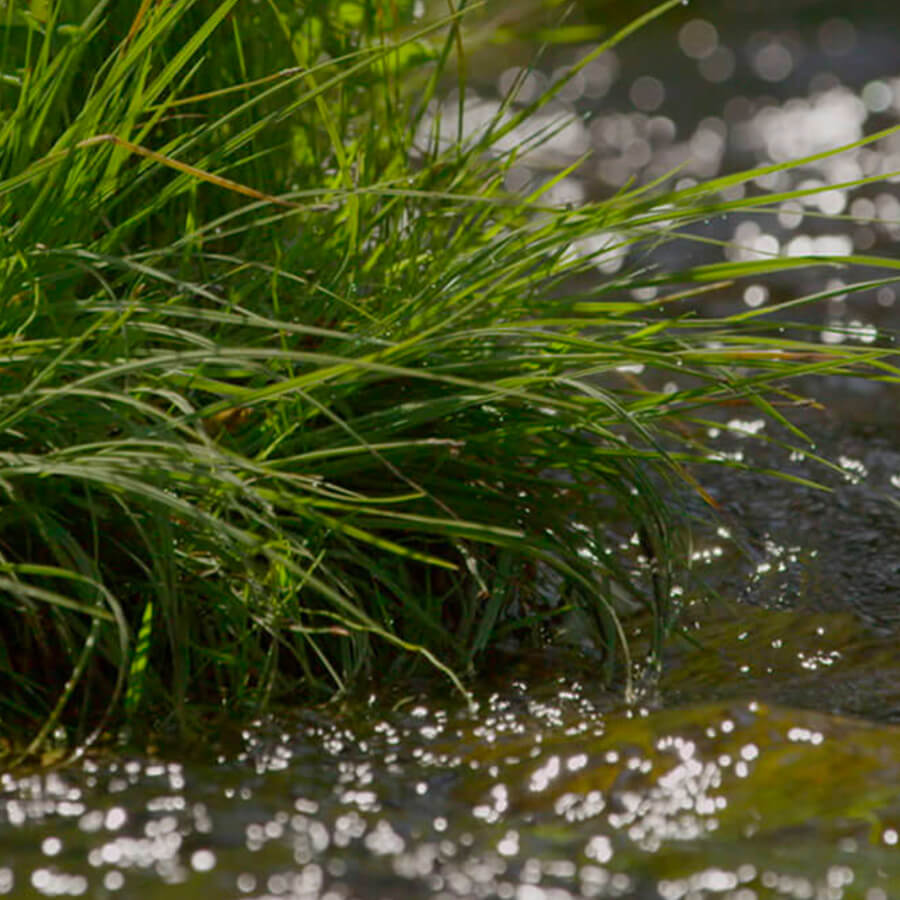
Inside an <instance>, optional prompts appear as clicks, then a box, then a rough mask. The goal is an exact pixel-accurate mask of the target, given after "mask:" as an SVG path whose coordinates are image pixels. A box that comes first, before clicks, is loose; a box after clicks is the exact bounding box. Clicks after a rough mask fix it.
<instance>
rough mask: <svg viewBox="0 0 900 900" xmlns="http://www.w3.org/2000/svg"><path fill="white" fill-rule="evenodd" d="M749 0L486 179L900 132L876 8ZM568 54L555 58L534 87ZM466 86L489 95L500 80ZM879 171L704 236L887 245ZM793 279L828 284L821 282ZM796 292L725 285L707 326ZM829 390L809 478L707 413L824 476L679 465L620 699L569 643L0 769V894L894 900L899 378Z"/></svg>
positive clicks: (898, 105) (734, 160)
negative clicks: (473, 694) (672, 535)
mask: <svg viewBox="0 0 900 900" xmlns="http://www.w3.org/2000/svg"><path fill="white" fill-rule="evenodd" d="M774 6H775V5H773V4H770V3H762V2H752V0H727V2H722V3H711V2H700V0H693V2H691V3H690V4H689V5H688V6H686V8H685V9H684V10H679V11H678V15H676V16H674V17H673V18H672V19H671V20H669V21H667V22H662V23H655V24H654V26H653V27H652V28H651V29H648V31H647V32H646V33H645V34H642V35H639V36H638V37H636V38H633V39H632V40H631V41H630V42H629V43H628V44H627V45H626V46H625V47H624V48H622V49H620V50H617V51H616V54H614V55H613V54H610V55H609V56H608V57H606V58H603V59H602V60H601V61H600V62H598V64H597V66H596V67H595V68H593V69H590V70H588V71H587V72H586V73H585V78H584V79H583V80H582V81H581V82H579V84H580V87H579V85H575V86H574V87H573V92H570V94H569V95H567V96H564V97H563V98H562V101H561V107H560V111H562V112H564V113H565V112H571V111H573V110H574V111H576V112H578V113H582V112H588V111H589V112H591V113H592V117H591V119H590V121H588V122H587V123H585V122H583V121H581V120H579V121H578V122H577V125H576V127H573V129H570V130H567V131H564V132H560V135H559V140H557V141H556V142H555V145H554V148H553V150H554V154H555V155H554V157H553V159H552V160H550V159H548V158H546V157H536V158H532V159H528V160H525V161H524V162H523V164H522V166H520V167H519V168H518V169H516V170H513V171H512V172H511V173H510V179H511V182H512V183H511V185H510V186H511V187H522V186H524V185H525V184H527V183H529V182H530V181H532V180H534V179H540V178H541V177H543V176H544V175H545V174H546V172H547V171H549V170H550V168H551V167H554V168H558V166H559V164H560V161H562V162H565V161H566V159H567V158H570V157H572V156H576V155H579V154H581V153H582V152H584V150H585V149H587V148H588V147H591V148H593V150H594V151H595V156H594V159H593V161H592V162H591V164H590V167H589V168H588V169H586V170H582V171H581V172H580V173H579V177H578V178H577V179H573V180H569V181H567V182H563V183H562V184H561V185H560V186H559V187H558V189H557V200H558V201H560V202H578V200H579V199H581V198H583V197H588V196H593V195H603V194H608V193H610V192H612V191H615V190H616V189H618V187H620V186H621V185H622V184H624V183H625V181H627V180H628V179H629V178H636V179H638V180H649V179H651V178H653V177H655V176H656V175H657V174H659V173H660V172H662V171H668V170H669V169H671V168H673V167H674V166H676V165H678V166H680V174H679V176H678V177H679V178H681V179H687V181H685V182H684V183H690V179H696V178H707V177H710V176H712V175H715V174H717V173H719V172H721V171H724V170H726V169H728V168H734V167H736V166H746V165H755V164H758V163H760V162H763V161H766V160H768V161H773V162H777V161H780V160H781V159H783V158H787V157H788V156H790V155H798V154H804V153H811V152H815V151H816V149H818V148H822V149H824V148H825V147H826V146H834V145H835V144H839V143H841V142H846V141H850V140H855V139H857V138H858V137H861V136H862V135H863V134H865V133H870V132H872V131H874V130H876V129H878V128H882V127H886V126H889V125H892V124H896V123H897V122H898V121H900V78H897V77H896V72H895V66H896V58H897V53H898V50H900V41H898V37H897V34H898V33H900V32H897V31H896V30H895V29H893V28H892V27H891V26H893V25H894V24H900V14H898V13H897V12H896V11H895V5H894V4H875V3H873V4H858V5H856V6H852V7H851V6H850V5H849V4H847V3H837V2H832V3H828V2H805V3H794V4H778V5H777V9H776V8H774ZM626 7H629V8H630V9H633V7H631V5H629V4H619V5H618V7H617V6H616V5H615V4H612V5H607V6H605V7H604V6H602V5H601V6H600V7H598V8H600V9H605V10H607V11H608V10H613V9H618V10H619V11H624V10H625V8H626ZM624 14H625V13H624V12H623V15H624ZM778 16H781V20H780V21H779V20H778V18H777V17H778ZM588 18H589V19H590V15H588ZM514 57H515V51H514V50H510V59H514ZM565 61H566V57H565V53H562V52H560V54H559V55H558V57H552V58H550V63H549V65H550V68H551V70H552V66H553V65H561V64H563V63H564V62H565ZM476 63H477V61H476ZM476 68H477V66H476ZM511 77H512V76H511V75H510V73H509V71H508V69H507V70H504V72H502V73H501V74H500V77H499V85H500V86H501V87H502V85H503V84H507V83H509V79H510V78H511ZM532 77H533V78H535V79H538V80H540V79H542V78H544V77H545V76H543V75H541V74H540V73H539V72H536V73H533V76H532ZM538 86H539V85H538ZM526 88H527V81H526ZM480 94H481V97H480V99H479V100H477V101H476V103H477V102H481V103H486V104H496V102H497V99H498V97H499V95H500V94H499V88H498V87H497V84H496V83H495V82H494V81H485V88H484V89H483V90H482V91H481V92H480ZM513 139H515V138H513ZM896 170H900V139H898V138H896V137H894V138H886V139H885V140H884V141H882V142H879V143H878V144H876V145H873V146H872V147H870V148H868V149H860V150H859V151H856V152H854V153H851V154H844V155H842V156H840V157H836V158H834V159H832V160H830V161H827V162H826V161H823V162H822V164H821V165H815V166H811V167H807V168H805V169H802V170H799V171H797V172H792V173H790V174H785V175H783V176H778V177H779V179H786V180H784V181H783V182H778V183H775V182H772V183H768V182H767V183H766V184H764V185H761V186H758V187H759V188H760V189H763V188H764V189H767V190H772V189H781V188H784V189H788V188H791V187H795V186H796V185H797V184H798V183H800V182H802V181H803V180H810V181H818V182H820V183H821V184H822V185H826V186H827V185H832V184H839V183H842V182H845V181H850V180H853V179H854V178H858V177H862V176H864V175H869V174H878V173H881V174H885V175H887V176H888V177H887V180H886V181H884V182H881V183H879V184H873V185H869V186H866V187H864V188H859V189H852V190H850V189H842V188H839V187H836V188H834V189H833V190H826V191H824V192H822V193H820V194H816V195H811V196H810V198H809V201H808V203H806V202H805V203H802V204H800V203H796V202H793V203H785V204H784V205H783V207H781V208H779V209H777V210H776V211H775V212H774V214H773V215H772V216H769V217H767V218H761V217H759V216H755V217H744V218H741V217H737V218H734V219H732V218H729V219H728V220H727V221H721V222H715V223H708V228H707V230H706V232H704V235H705V236H710V235H712V236H716V237H721V238H722V239H724V240H727V241H729V248H728V249H727V250H726V251H725V252H726V253H727V254H731V255H732V256H733V258H740V259H745V258H753V254H757V255H759V254H771V253H788V254H790V253H797V254H805V253H815V252H822V253H825V252H828V253H833V252H853V251H856V252H861V253H862V252H870V251H876V250H877V251H880V252H889V245H891V244H892V243H893V242H895V241H896V240H897V238H898V237H900V200H898V199H897V196H896V195H897V190H896V184H897V179H896V178H895V177H893V176H890V175H889V173H891V172H893V171H896ZM787 179H789V180H787ZM755 189H756V188H755V187H754V186H753V185H750V186H749V187H748V188H747V190H749V191H753V190H755ZM700 231H701V232H703V229H702V228H701V229H700ZM665 252H666V253H667V254H676V255H680V257H679V259H678V262H679V263H680V264H681V265H684V264H685V261H686V259H687V261H688V262H690V263H694V262H698V261H703V260H705V259H706V255H707V254H710V253H712V254H713V255H714V258H721V252H722V251H721V250H718V251H716V249H715V248H713V249H710V246H709V245H700V244H697V243H694V242H690V241H683V242H680V243H679V244H675V245H673V246H671V247H669V248H667V249H666V251H665ZM716 252H718V253H719V256H718V257H715V253H716ZM685 255H686V256H685ZM658 261H659V262H662V263H663V264H665V263H666V261H667V260H666V259H662V260H658ZM616 264H617V265H622V264H624V260H620V261H619V262H618V263H616ZM809 277H810V278H812V279H818V282H817V283H818V286H819V287H820V288H821V286H822V279H824V280H826V281H827V280H828V279H832V280H834V279H839V278H840V277H841V273H840V272H831V273H826V274H825V275H823V274H822V271H821V270H816V271H814V272H813V273H811V275H810V276H809ZM807 288H808V286H807V285H804V284H798V283H797V282H796V281H794V282H790V281H786V282H785V283H783V284H777V283H776V284H775V285H774V286H763V285H749V286H746V287H745V288H742V290H741V292H740V294H739V295H738V296H734V295H733V294H732V295H721V296H717V297H713V298H711V299H710V300H709V301H707V302H708V306H707V311H708V312H711V313H713V314H716V313H718V312H722V311H731V310H733V309H734V308H735V306H736V305H737V306H741V305H743V307H744V308H752V307H754V306H757V305H761V304H765V303H770V302H772V301H773V300H775V299H777V294H778V292H782V293H783V294H784V295H789V294H790V293H791V292H794V293H796V292H798V291H803V290H806V289H807ZM898 307H900V304H898V303H897V302H895V293H894V289H893V288H892V287H890V286H885V287H882V288H879V289H878V290H876V291H872V292H869V293H868V294H859V295H853V296H852V297H848V298H846V299H842V298H840V297H836V298H834V300H832V301H830V302H829V303H827V304H826V305H824V306H821V307H819V308H817V309H815V310H812V311H811V312H810V316H811V321H813V322H815V323H816V325H817V327H819V328H820V329H821V333H822V335H823V337H824V338H825V339H826V340H847V341H858V342H861V343H865V342H866V341H868V340H874V339H876V337H873V335H875V336H877V333H878V330H879V329H885V328H896V327H897V324H898ZM816 317H818V318H816ZM824 394H825V395H827V396H826V397H825V398H824V399H826V400H827V401H828V402H829V404H830V406H831V407H832V409H833V410H835V411H834V412H832V413H830V414H825V413H809V415H808V417H807V418H806V420H805V421H804V423H803V424H804V427H805V428H807V431H808V433H809V434H810V435H811V436H812V437H813V438H814V440H815V442H816V446H815V452H816V453H818V454H821V455H822V456H824V457H827V458H829V459H831V460H834V461H835V462H836V464H837V465H836V467H835V468H834V469H832V470H826V469H823V468H822V467H821V466H816V465H814V463H813V461H812V460H811V459H810V455H809V454H810V453H812V450H811V448H807V449H808V452H807V454H803V453H798V452H797V451H791V450H790V449H782V448H781V447H780V446H779V445H778V444H777V442H775V441H774V440H773V441H772V442H770V443H766V442H764V441H762V442H761V441H759V440H757V439H754V437H753V436H754V435H757V437H759V436H760V435H761V436H763V437H765V435H766V432H765V427H764V426H763V425H762V423H760V422H757V421H755V420H743V419H741V418H737V417H736V418H733V419H723V420H722V421H721V422H716V423H709V424H708V425H707V426H705V427H706V428H707V429H708V433H707V434H706V435H705V437H706V438H707V439H708V440H709V441H711V442H712V443H713V444H714V446H715V447H716V448H717V452H718V454H719V457H720V461H721V460H724V461H726V462H728V461H730V462H732V463H734V464H735V465H738V464H742V463H748V464H751V465H752V466H756V467H762V468H766V469H771V470H776V471H782V472H787V473H788V474H791V475H794V476H798V477H814V478H816V479H817V480H819V481H821V482H823V483H824V484H825V486H826V487H828V488H829V489H830V490H829V491H823V490H819V489H816V488H813V487H810V486H807V485H804V484H801V483H799V482H795V483H789V482H785V481H776V480H773V479H772V478H770V477H768V476H764V475H762V474H759V473H755V472H753V471H741V470H740V469H738V468H735V467H732V468H728V467H723V466H721V465H719V466H710V467H708V471H706V470H704V471H703V472H702V473H700V476H699V477H701V480H702V481H703V483H704V485H705V486H706V488H707V490H708V491H709V492H710V493H711V495H712V496H713V497H714V498H715V499H716V501H717V502H718V503H719V505H720V507H721V515H720V516H719V517H718V518H716V519H715V520H711V518H710V514H709V512H708V510H707V509H705V508H702V507H701V506H700V504H699V503H697V502H696V501H694V508H693V513H694V515H695V519H696V521H695V522H694V523H693V529H694V532H695V535H696V537H695V545H694V549H693V557H694V566H693V570H692V573H691V575H690V577H689V579H687V580H686V581H685V583H684V584H682V585H678V586H677V590H676V594H677V595H678V597H679V602H680V603H681V604H682V606H683V608H684V614H683V619H682V621H683V623H684V635H683V637H682V638H680V639H676V640H675V641H673V643H672V645H671V647H670V649H669V651H668V655H667V658H666V659H665V660H664V668H663V674H662V676H661V678H660V679H659V680H657V681H651V682H648V686H647V688H646V689H645V691H644V695H643V696H642V697H641V698H640V699H639V701H638V702H637V703H636V704H635V705H633V706H630V707H626V706H625V705H623V703H622V701H621V698H620V697H619V696H618V695H617V694H614V693H612V692H608V691H605V690H604V689H603V688H602V687H600V685H599V677H598V676H597V674H596V673H595V671H594V669H593V666H594V665H595V664H594V663H593V662H592V661H591V660H590V659H586V658H584V657H578V656H577V655H576V654H575V653H574V652H572V653H567V652H565V651H559V652H555V653H553V654H551V653H548V654H547V655H545V656H541V657H538V658H534V657H525V658H516V657H512V656H510V657H508V658H507V657H499V656H498V657H497V659H496V661H495V662H496V665H495V666H494V669H495V672H494V674H493V675H489V676H488V678H487V679H486V680H485V681H484V683H482V684H481V685H480V686H479V688H478V700H479V706H478V709H477V711H475V712H472V711H471V710H469V709H467V708H466V707H465V706H464V705H463V704H462V703H461V702H460V701H459V699H458V698H454V697H450V698H443V699H441V698H440V696H439V694H435V693H434V691H432V690H430V689H426V690H423V691H422V692H421V693H420V694H415V693H413V694H412V696H410V697H408V698H406V699H404V700H403V701H402V702H398V703H396V704H395V705H394V706H393V708H392V710H391V711H390V712H385V711H384V709H385V706H384V704H383V703H379V704H366V703H362V704H360V705H358V706H356V707H352V708H349V709H347V710H344V711H338V710H333V711H331V712H330V713H328V714H327V715H326V714H320V713H315V712H306V713H300V714H298V713H286V714H284V715H281V716H278V717H275V718H273V719H271V720H266V721H262V722H259V723H258V724H257V726H256V727H255V728H252V729H249V730H248V731H246V732H245V733H243V734H242V735H240V736H239V737H238V738H237V740H236V741H235V742H226V741H224V740H223V741H222V743H221V746H210V747H209V748H208V750H207V752H206V753H204V754H202V755H198V754H192V757H191V759H183V758H180V756H179V754H178V753H177V752H175V751H171V750H170V751H168V752H161V753H160V754H159V758H158V759H154V760H148V759H143V758H136V757H135V758H114V759H109V758H98V759H95V760H88V761H87V762H84V763H83V764H82V765H80V767H78V768H73V769H70V770H67V771H65V772H61V773H49V774H40V775H22V776H14V775H10V774H7V775H5V776H3V777H2V780H0V895H9V896H15V897H30V896H91V897H108V896H116V895H119V896H123V897H137V896H139V897H142V898H149V897H155V896H157V895H159V896H163V895H164V896H166V897H167V898H178V897H185V898H188V897H190V898H195V897H197V896H200V895H201V894H204V893H205V894H206V895H208V896H210V897H213V896H215V897H301V898H307V897H308V898H328V900H339V898H351V897H359V898H364V900H370V898H398V897H434V898H438V897H447V898H450V897H454V898H460V897H461V898H468V897H498V898H514V900H567V898H573V897H603V898H606V897H625V898H654V900H656V898H661V900H697V898H712V897H715V898H727V900H762V898H796V900H819V898H822V900H826V898H827V900H840V898H847V900H854V898H860V900H893V898H900V724H898V723H900V653H898V650H897V648H898V636H900V428H898V424H897V422H898V420H897V415H896V410H897V406H896V393H891V392H890V391H889V389H888V388H876V389H874V391H873V389H872V388H871V386H866V387H859V386H853V385H851V386H850V387H849V388H848V387H846V386H845V385H840V386H839V385H838V384H826V385H825V388H824ZM761 429H762V430H761ZM691 502H692V501H691V498H687V500H686V503H687V505H688V507H689V508H691ZM376 710H379V711H376Z"/></svg>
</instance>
